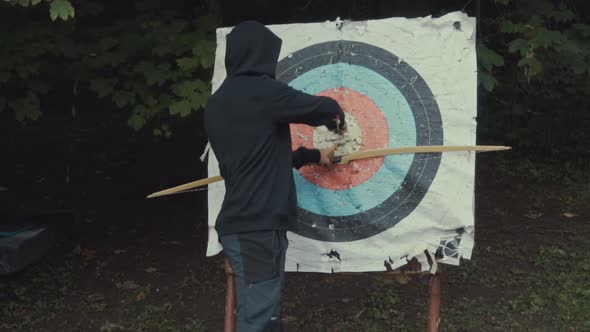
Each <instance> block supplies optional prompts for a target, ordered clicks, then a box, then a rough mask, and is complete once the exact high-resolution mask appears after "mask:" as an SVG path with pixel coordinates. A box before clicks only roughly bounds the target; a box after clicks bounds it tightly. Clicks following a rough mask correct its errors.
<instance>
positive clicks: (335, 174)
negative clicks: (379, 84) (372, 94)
mask: <svg viewBox="0 0 590 332" xmlns="http://www.w3.org/2000/svg"><path fill="white" fill-rule="evenodd" d="M317 95H318V96H328V97H331V98H333V99H335V100H336V101H337V102H338V104H340V106H341V107H342V109H343V110H344V112H346V113H348V114H351V115H352V116H354V117H355V118H356V120H357V122H358V123H359V125H360V127H361V133H362V137H361V146H360V151H365V150H372V149H379V148H383V147H386V146H387V145H388V141H389V128H388V126H387V122H386V120H385V116H384V115H383V113H382V112H381V110H380V109H379V107H378V106H377V105H375V103H374V102H373V101H372V100H371V99H370V98H369V97H367V96H365V95H364V94H361V93H359V92H356V91H354V90H351V89H349V88H346V87H340V88H334V89H329V90H325V91H322V92H320V93H318V94H317ZM291 137H292V147H293V150H295V149H297V148H298V147H300V146H305V147H308V148H313V146H314V144H313V127H310V126H306V125H300V124H292V125H291ZM381 165H383V158H370V159H362V160H357V161H353V162H351V163H349V164H347V165H334V166H333V167H332V168H326V167H323V166H319V165H309V166H305V167H302V168H301V169H299V174H301V176H303V177H304V178H305V179H306V180H307V181H309V182H312V183H314V184H316V185H317V186H320V187H322V188H326V189H331V190H345V189H349V188H352V187H354V186H358V185H359V184H361V183H363V182H365V181H367V180H368V179H370V178H371V177H372V176H373V175H374V174H375V173H376V172H377V171H378V170H379V168H380V167H381Z"/></svg>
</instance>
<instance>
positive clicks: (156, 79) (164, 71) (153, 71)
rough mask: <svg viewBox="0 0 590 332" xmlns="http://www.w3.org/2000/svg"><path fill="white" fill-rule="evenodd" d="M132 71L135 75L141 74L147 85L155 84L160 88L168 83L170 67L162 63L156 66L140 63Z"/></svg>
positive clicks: (146, 62)
mask: <svg viewBox="0 0 590 332" xmlns="http://www.w3.org/2000/svg"><path fill="white" fill-rule="evenodd" d="M133 70H134V71H135V72H137V73H142V74H143V75H144V76H145V78H146V81H147V84H148V85H154V84H157V85H158V86H161V85H162V84H164V83H166V81H168V79H169V76H170V65H169V64H167V63H162V64H160V65H158V66H156V65H155V64H154V63H153V62H151V61H142V62H140V63H138V64H137V65H136V66H135V67H134V68H133Z"/></svg>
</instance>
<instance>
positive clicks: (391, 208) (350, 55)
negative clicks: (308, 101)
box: [277, 40, 443, 242]
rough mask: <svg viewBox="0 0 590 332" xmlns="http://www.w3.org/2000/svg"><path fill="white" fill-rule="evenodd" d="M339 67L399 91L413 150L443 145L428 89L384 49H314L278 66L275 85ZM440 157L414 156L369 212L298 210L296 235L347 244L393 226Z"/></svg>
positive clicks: (332, 45)
mask: <svg viewBox="0 0 590 332" xmlns="http://www.w3.org/2000/svg"><path fill="white" fill-rule="evenodd" d="M338 62H344V63H349V64H352V65H358V66H363V67H365V68H368V69H370V70H372V71H374V72H376V73H378V74H380V75H381V76H383V77H385V78H386V79H387V80H389V81H390V82H391V83H392V84H393V85H395V86H396V87H397V88H398V89H399V91H400V92H401V93H402V95H403V96H404V97H405V98H406V100H407V101H408V104H409V105H410V108H411V109H412V113H413V115H414V120H415V123H416V141H417V144H416V145H418V146H420V145H442V144H443V129H442V119H441V116H440V111H439V109H438V105H437V103H436V100H435V98H434V96H433V95H432V92H431V91H430V88H429V87H428V85H427V84H426V82H425V81H424V79H422V77H421V76H420V75H419V74H418V73H417V72H416V71H415V70H414V69H413V68H412V67H411V66H410V65H408V64H407V63H405V62H403V61H400V59H399V58H398V57H397V56H395V55H394V54H392V53H390V52H388V51H386V50H384V49H382V48H379V47H376V46H373V45H369V44H366V43H362V42H355V41H346V40H341V41H330V42H325V43H320V44H315V45H312V46H309V47H306V48H303V49H301V50H299V51H297V52H295V53H293V54H291V55H289V56H288V57H285V58H284V59H283V60H281V61H280V62H279V63H278V66H277V79H279V80H281V81H283V82H285V83H289V82H291V81H292V80H293V79H295V78H297V77H298V76H300V75H302V74H303V73H305V72H307V71H309V70H312V69H314V68H317V67H320V66H323V65H327V64H331V63H338ZM440 156H441V154H440V153H424V154H415V155H414V159H413V161H412V164H411V166H410V169H409V171H408V173H407V174H406V177H405V179H404V181H403V182H402V186H401V188H400V189H399V190H397V191H395V192H394V193H392V195H391V196H390V197H389V198H387V199H386V200H385V201H384V202H383V203H381V204H380V205H377V206H375V207H374V208H372V209H369V210H367V211H364V212H361V213H358V214H355V215H350V216H342V217H328V216H323V215H319V214H316V213H313V212H310V211H307V210H304V209H302V208H299V209H298V213H299V215H298V218H297V220H298V230H297V231H296V232H295V233H296V234H299V235H301V236H303V237H307V238H311V239H315V240H320V241H326V242H347V241H355V240H361V239H365V238H368V237H371V236H374V235H377V234H379V233H381V232H383V231H385V230H387V229H389V228H391V227H393V226H395V225H396V224H397V223H398V222H400V221H401V220H402V219H404V218H405V217H407V216H408V215H409V214H410V213H412V211H414V209H415V208H416V207H417V206H418V204H419V203H420V201H421V200H422V199H423V198H424V195H425V194H426V192H427V191H428V188H429V187H430V184H431V183H432V181H433V180H434V177H435V176H436V173H437V171H438V167H439V165H440ZM312 224H315V225H316V226H315V227H312Z"/></svg>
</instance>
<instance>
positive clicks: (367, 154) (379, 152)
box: [147, 145, 510, 198]
mask: <svg viewBox="0 0 590 332" xmlns="http://www.w3.org/2000/svg"><path fill="white" fill-rule="evenodd" d="M503 150H510V147H507V146H495V145H475V146H443V145H439V146H410V147H402V148H383V149H375V150H367V151H360V152H354V153H350V154H347V155H343V156H338V157H335V158H334V162H335V163H340V164H347V163H349V162H351V161H353V160H358V159H366V158H376V157H384V156H389V155H395V154H408V153H433V152H453V151H479V152H484V151H503ZM221 180H223V178H222V177H221V176H219V175H217V176H213V177H210V178H206V179H201V180H197V181H193V182H189V183H185V184H183V185H180V186H176V187H172V188H168V189H165V190H162V191H158V192H155V193H153V194H150V195H148V196H147V198H154V197H160V196H166V195H171V194H176V193H178V192H181V191H185V190H190V189H193V188H197V187H201V186H205V185H208V184H211V183H214V182H219V181H221Z"/></svg>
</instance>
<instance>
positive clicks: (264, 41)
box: [225, 21, 283, 78]
mask: <svg viewBox="0 0 590 332" xmlns="http://www.w3.org/2000/svg"><path fill="white" fill-rule="evenodd" d="M226 41H227V43H226V49H225V69H226V70H227V76H228V77H229V76H238V75H267V76H270V77H273V78H274V77H275V72H276V69H277V61H278V60H279V54H280V52H281V45H282V43H283V41H282V40H281V39H280V38H279V37H277V36H276V35H275V34H274V33H273V32H272V31H270V30H269V29H268V28H267V27H265V26H264V25H263V24H261V23H258V22H256V21H246V22H242V23H240V24H238V25H236V26H235V27H234V28H233V29H232V31H231V32H230V33H229V34H228V35H227V37H226Z"/></svg>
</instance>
